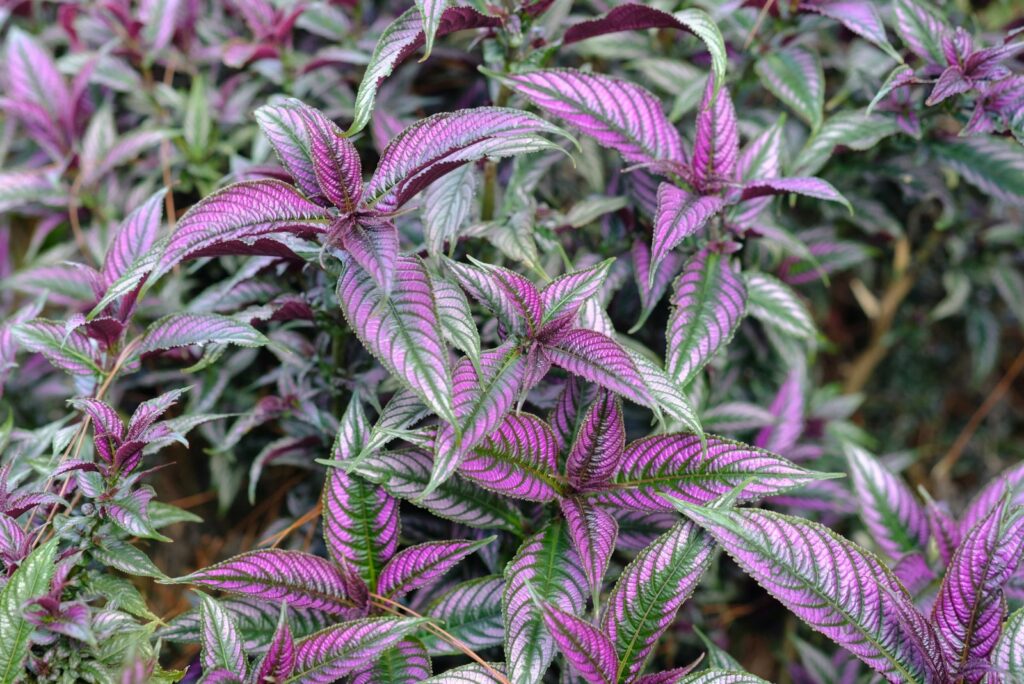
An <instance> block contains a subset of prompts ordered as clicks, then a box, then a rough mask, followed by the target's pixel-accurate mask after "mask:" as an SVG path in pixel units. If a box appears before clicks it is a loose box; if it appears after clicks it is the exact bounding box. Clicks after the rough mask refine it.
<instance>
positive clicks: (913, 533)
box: [846, 445, 929, 558]
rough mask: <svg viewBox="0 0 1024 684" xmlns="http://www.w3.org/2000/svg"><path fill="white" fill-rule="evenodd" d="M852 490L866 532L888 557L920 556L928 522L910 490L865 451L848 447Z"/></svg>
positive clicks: (924, 545) (927, 531)
mask: <svg viewBox="0 0 1024 684" xmlns="http://www.w3.org/2000/svg"><path fill="white" fill-rule="evenodd" d="M846 457H847V459H848V460H849V462H850V475H851V477H852V479H853V482H852V485H853V491H854V494H856V496H857V501H858V503H859V505H860V515H861V519H862V520H863V521H864V524H865V525H867V528H868V532H869V533H870V534H871V537H872V538H873V539H874V540H875V542H876V543H877V544H878V546H879V547H881V549H882V550H883V551H885V553H886V554H888V555H889V556H890V557H891V558H899V557H900V556H902V555H904V554H909V553H921V552H923V551H925V549H926V546H927V544H928V537H929V530H928V520H927V518H926V516H925V512H924V508H922V506H921V504H920V503H918V501H917V498H916V497H915V496H914V494H913V492H911V491H910V488H909V487H908V486H907V485H906V483H905V482H903V479H902V478H899V477H897V476H895V475H893V474H892V473H890V472H889V471H888V470H886V469H885V467H884V466H882V464H881V463H879V462H878V460H877V459H876V458H875V457H874V456H872V455H871V454H869V453H868V452H866V451H864V450H863V449H860V448H858V447H855V446H852V445H848V446H847V447H846Z"/></svg>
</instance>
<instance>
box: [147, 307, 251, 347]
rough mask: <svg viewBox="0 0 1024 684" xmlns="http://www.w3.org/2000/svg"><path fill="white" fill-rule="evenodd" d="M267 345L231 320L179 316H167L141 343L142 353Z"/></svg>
mask: <svg viewBox="0 0 1024 684" xmlns="http://www.w3.org/2000/svg"><path fill="white" fill-rule="evenodd" d="M267 341H268V340H267V338H266V337H264V336H263V334H262V333H260V332H259V331H258V330H256V328H254V327H252V326H251V325H249V324H248V323H242V322H241V321H238V320H235V319H234V318H231V317H230V316H221V315H220V314H193V313H177V314H168V315H167V316H164V317H163V318H161V319H159V320H157V321H156V322H154V323H152V324H151V325H150V326H149V328H147V329H146V332H145V333H144V334H143V335H142V338H141V339H140V342H139V346H138V353H139V354H148V353H149V352H155V351H163V350H167V349H175V348H177V347H188V346H191V345H193V344H198V345H205V344H210V343H215V344H237V345H238V346H240V347H262V346H263V345H265V344H266V343H267Z"/></svg>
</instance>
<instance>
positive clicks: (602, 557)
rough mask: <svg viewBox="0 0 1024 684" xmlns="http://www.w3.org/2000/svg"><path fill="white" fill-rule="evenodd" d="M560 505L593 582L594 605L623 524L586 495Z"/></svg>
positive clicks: (584, 567) (591, 585)
mask: <svg viewBox="0 0 1024 684" xmlns="http://www.w3.org/2000/svg"><path fill="white" fill-rule="evenodd" d="M559 504H560V506H561V509H562V517H563V518H565V525H566V528H567V529H568V530H569V537H570V538H571V539H572V544H573V548H575V549H576V553H577V554H579V557H580V562H581V563H582V565H583V572H584V573H586V575H587V581H588V582H589V583H590V594H591V596H592V597H593V598H594V605H597V602H598V597H599V596H600V592H601V584H602V583H603V582H604V574H605V572H606V571H607V570H608V561H609V559H611V556H612V551H614V550H615V538H616V537H617V536H618V534H619V524H618V522H617V521H616V520H615V518H614V517H613V516H612V515H611V513H609V512H608V511H606V510H604V509H603V508H600V507H598V506H595V505H594V504H593V502H591V501H587V500H586V499H584V498H576V497H572V498H570V497H566V498H563V499H562V500H561V501H559Z"/></svg>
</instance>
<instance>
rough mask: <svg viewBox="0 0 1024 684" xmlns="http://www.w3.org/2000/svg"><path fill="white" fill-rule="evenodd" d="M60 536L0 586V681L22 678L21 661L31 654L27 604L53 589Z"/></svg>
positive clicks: (31, 557) (9, 682) (10, 681)
mask: <svg viewBox="0 0 1024 684" xmlns="http://www.w3.org/2000/svg"><path fill="white" fill-rule="evenodd" d="M57 542H58V538H57V537H54V538H53V539H51V540H50V541H48V542H46V543H45V544H43V545H42V546H40V547H38V548H36V549H35V550H34V551H33V552H32V553H30V554H29V556H28V558H26V559H25V561H24V562H23V563H22V564H21V566H20V567H19V568H18V569H17V570H16V571H15V572H14V574H13V575H11V576H10V577H9V578H8V579H7V583H6V584H5V585H4V587H3V590H0V632H2V633H3V639H0V682H2V683H3V684H14V682H16V681H19V680H20V679H22V676H23V675H24V670H23V669H22V663H23V662H24V661H25V658H26V657H28V649H29V636H30V635H31V634H32V630H33V629H34V626H33V625H32V623H30V622H29V621H28V620H26V619H25V617H24V609H25V604H26V603H28V602H29V601H31V600H33V599H36V598H39V597H41V596H44V595H45V594H47V593H48V592H49V591H50V580H51V579H52V578H53V573H54V568H55V566H54V560H55V559H56V555H57Z"/></svg>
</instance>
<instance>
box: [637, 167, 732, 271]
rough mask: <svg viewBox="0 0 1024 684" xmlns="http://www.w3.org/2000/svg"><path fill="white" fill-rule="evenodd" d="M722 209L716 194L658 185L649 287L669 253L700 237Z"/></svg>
mask: <svg viewBox="0 0 1024 684" xmlns="http://www.w3.org/2000/svg"><path fill="white" fill-rule="evenodd" d="M722 206H723V202H722V198H721V197H719V196H717V195H697V194H693V193H690V192H687V191H686V190H683V189H681V188H677V187H676V186H674V185H672V184H671V183H662V184H661V185H659V186H658V209H657V212H656V213H655V216H654V238H653V241H652V243H651V258H652V265H651V272H650V275H649V276H648V278H649V279H650V280H649V281H648V285H649V286H653V285H654V282H653V279H654V277H655V272H656V271H657V270H658V268H659V267H660V266H661V262H662V261H663V260H664V259H665V257H666V256H668V253H669V252H671V251H672V250H673V249H674V248H675V247H676V246H677V245H679V243H681V242H682V241H683V240H685V239H686V238H688V237H690V236H691V235H695V234H697V232H698V231H700V229H701V228H703V227H704V226H705V225H706V224H707V222H708V221H710V220H711V219H712V218H713V217H714V216H715V215H716V214H718V212H720V211H721V210H722Z"/></svg>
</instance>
